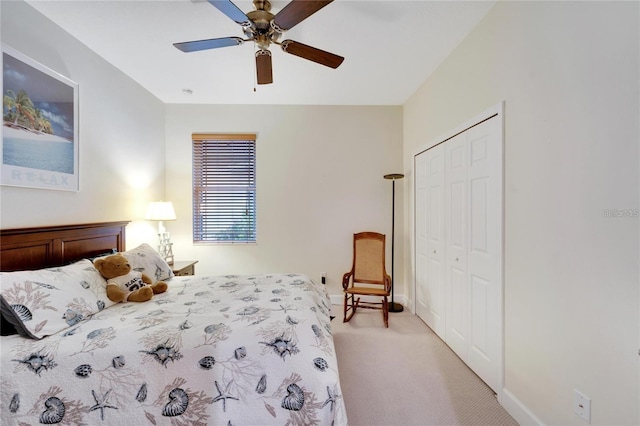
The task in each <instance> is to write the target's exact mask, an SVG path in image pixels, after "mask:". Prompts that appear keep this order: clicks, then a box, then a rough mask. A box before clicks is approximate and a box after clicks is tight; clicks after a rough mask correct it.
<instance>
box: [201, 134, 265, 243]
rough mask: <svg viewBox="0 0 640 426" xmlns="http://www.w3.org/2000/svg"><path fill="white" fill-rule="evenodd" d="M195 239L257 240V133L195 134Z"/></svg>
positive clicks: (249, 241)
mask: <svg viewBox="0 0 640 426" xmlns="http://www.w3.org/2000/svg"><path fill="white" fill-rule="evenodd" d="M192 139H193V241H194V242H195V243H255V242H256V135H255V134H245V135H239V134H199V133H194V134H193V137H192Z"/></svg>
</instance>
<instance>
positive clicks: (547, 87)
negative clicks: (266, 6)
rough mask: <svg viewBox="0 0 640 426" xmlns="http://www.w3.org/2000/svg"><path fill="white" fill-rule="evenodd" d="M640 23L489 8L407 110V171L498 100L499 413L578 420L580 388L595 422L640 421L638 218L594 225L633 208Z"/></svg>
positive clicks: (591, 12) (583, 5)
mask: <svg viewBox="0 0 640 426" xmlns="http://www.w3.org/2000/svg"><path fill="white" fill-rule="evenodd" d="M639 12H640V10H639V3H638V2H624V3H616V2H501V3H498V4H497V5H496V6H495V7H494V9H492V11H491V12H490V13H489V14H488V15H487V17H486V18H485V19H484V20H483V21H482V22H481V23H480V24H479V25H478V27H477V28H476V29H475V30H474V31H473V32H472V33H471V34H470V35H469V36H468V37H467V38H466V39H465V40H464V41H463V42H462V43H461V45H460V46H458V48H457V49H456V50H455V51H454V52H453V53H452V54H451V55H450V56H449V57H448V58H447V60H446V61H445V62H444V63H443V64H442V65H441V66H440V67H439V69H438V70H437V71H436V73H434V74H433V75H432V76H431V77H429V78H428V79H427V80H426V81H425V83H424V85H423V86H422V87H421V88H420V89H419V90H418V91H417V92H416V93H415V94H414V95H413V97H412V98H411V99H410V100H409V101H408V102H407V103H406V104H405V106H404V137H405V139H404V164H405V169H406V170H408V169H411V167H412V164H413V155H414V154H415V153H416V152H417V150H418V149H419V148H420V147H424V145H425V144H427V143H428V142H430V141H435V139H436V138H437V137H438V136H439V135H442V134H444V133H446V132H447V131H448V130H451V129H454V128H456V127H457V126H458V125H459V124H462V123H464V122H466V121H467V120H469V119H471V118H473V117H475V116H476V115H477V114H479V113H481V112H482V111H484V110H486V109H488V108H490V107H492V106H494V105H496V104H498V103H499V102H501V101H504V102H505V203H506V204H505V221H506V223H505V315H506V318H505V333H506V336H505V362H506V365H505V389H506V391H507V392H506V394H505V395H506V396H507V398H506V399H507V401H505V405H508V406H509V407H508V408H510V409H511V411H512V412H513V413H515V414H516V415H517V417H516V418H517V420H519V421H521V422H523V423H528V422H540V423H544V424H553V425H557V424H563V425H566V424H577V425H578V424H585V422H584V421H583V420H582V419H581V418H579V417H578V416H576V415H575V414H574V413H573V410H572V402H573V390H574V389H578V390H580V391H581V392H582V393H584V394H586V395H587V396H588V397H590V398H591V400H592V405H591V414H592V419H591V420H592V421H591V423H592V424H607V425H614V424H627V425H630V424H636V425H637V424H640V413H639V407H640V370H639V364H640V362H639V357H638V349H639V347H640V345H639V344H640V341H639V339H638V336H639V319H640V316H639V315H640V308H639V302H640V294H639V273H638V260H639V255H640V251H639V246H638V245H639V239H638V235H639V225H638V217H617V218H611V217H606V216H604V215H603V211H604V210H606V209H638V208H639V207H640V205H639V193H640V177H639V172H638V170H639V149H638V148H639V140H640V132H639V127H640V121H639V120H640V119H639V117H640V107H639V99H640V88H639V75H640V67H639V52H640V46H639V39H640V28H639V15H640V13H639ZM405 193H406V194H413V186H412V176H409V178H408V179H406V180H405ZM406 198H407V199H406V203H407V204H406V211H407V220H406V221H405V223H406V229H407V230H406V233H407V235H413V228H412V223H413V222H412V220H413V216H412V211H413V200H412V196H411V197H409V196H407V197H406ZM412 246H413V242H412V238H407V240H406V247H405V249H406V253H407V255H406V268H407V279H406V281H407V282H411V281H413V278H412V277H411V276H410V275H411V274H412V271H413V261H412V259H413V252H412V251H411V247H412ZM518 404H521V405H518Z"/></svg>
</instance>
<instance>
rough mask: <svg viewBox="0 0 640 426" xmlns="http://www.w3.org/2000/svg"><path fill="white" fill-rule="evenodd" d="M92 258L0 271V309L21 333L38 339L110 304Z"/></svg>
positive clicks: (72, 324) (85, 317)
mask: <svg viewBox="0 0 640 426" xmlns="http://www.w3.org/2000/svg"><path fill="white" fill-rule="evenodd" d="M113 304H114V302H112V301H110V300H109V298H108V297H107V294H106V280H105V279H104V278H102V276H101V275H100V273H99V272H98V271H97V270H96V268H94V267H93V264H92V263H91V261H89V260H87V259H83V260H80V261H78V262H75V263H72V264H70V265H66V266H60V267H57V268H48V269H39V270H36V271H18V272H4V273H0V312H2V315H3V317H4V318H5V319H6V320H7V321H9V322H10V323H11V324H13V325H14V326H15V327H16V330H17V331H18V333H20V334H21V335H23V336H27V337H31V338H35V339H41V338H43V337H45V336H49V335H51V334H55V333H57V332H59V331H60V330H64V329H66V328H69V327H71V326H74V325H76V324H77V323H79V322H80V321H83V320H85V319H87V318H89V317H90V316H91V315H93V314H95V313H96V312H99V311H101V310H103V309H104V308H106V307H109V306H111V305H113Z"/></svg>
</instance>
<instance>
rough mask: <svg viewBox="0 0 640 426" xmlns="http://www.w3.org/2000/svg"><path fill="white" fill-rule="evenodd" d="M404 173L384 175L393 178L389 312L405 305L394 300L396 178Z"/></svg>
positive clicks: (401, 176)
mask: <svg viewBox="0 0 640 426" xmlns="http://www.w3.org/2000/svg"><path fill="white" fill-rule="evenodd" d="M403 177H404V175H402V174H400V173H392V174H390V175H384V178H385V179H391V181H392V185H391V186H392V190H391V303H390V304H389V312H402V311H403V310H404V307H403V306H402V305H401V304H400V303H395V302H394V300H393V293H394V292H393V287H394V285H395V280H394V266H395V262H394V254H395V253H394V248H395V239H396V238H395V230H396V179H402V178H403Z"/></svg>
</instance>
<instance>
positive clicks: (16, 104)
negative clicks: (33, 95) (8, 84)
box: [2, 89, 35, 127]
mask: <svg viewBox="0 0 640 426" xmlns="http://www.w3.org/2000/svg"><path fill="white" fill-rule="evenodd" d="M2 103H3V104H4V107H5V108H7V109H8V110H9V112H12V113H13V114H12V117H11V118H13V124H14V125H15V126H18V125H22V126H24V127H33V125H34V121H35V119H34V114H35V107H34V105H33V102H32V101H31V99H30V98H29V95H27V92H25V91H24V90H23V89H21V90H19V91H18V94H17V95H16V94H15V93H14V92H13V91H12V90H7V94H6V95H5V96H4V98H3V101H2Z"/></svg>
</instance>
